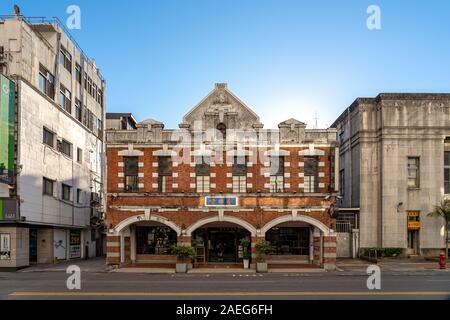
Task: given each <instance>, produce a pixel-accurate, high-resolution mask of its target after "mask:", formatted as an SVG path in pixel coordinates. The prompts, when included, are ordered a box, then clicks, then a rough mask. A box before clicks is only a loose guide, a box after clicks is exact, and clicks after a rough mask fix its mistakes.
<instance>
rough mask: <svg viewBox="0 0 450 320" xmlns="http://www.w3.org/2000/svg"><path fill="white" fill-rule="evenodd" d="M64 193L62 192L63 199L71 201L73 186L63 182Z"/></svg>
mask: <svg viewBox="0 0 450 320" xmlns="http://www.w3.org/2000/svg"><path fill="white" fill-rule="evenodd" d="M61 186H62V194H61V199H63V200H64V201H70V192H71V190H72V187H71V186H69V185H67V184H64V183H62V184H61Z"/></svg>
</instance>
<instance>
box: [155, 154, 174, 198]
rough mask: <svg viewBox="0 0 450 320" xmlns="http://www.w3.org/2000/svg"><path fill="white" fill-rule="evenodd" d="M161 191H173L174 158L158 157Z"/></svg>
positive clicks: (159, 187)
mask: <svg viewBox="0 0 450 320" xmlns="http://www.w3.org/2000/svg"><path fill="white" fill-rule="evenodd" d="M158 177H159V182H158V189H159V192H172V158H171V157H168V156H163V157H158Z"/></svg>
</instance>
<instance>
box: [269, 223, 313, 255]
mask: <svg viewBox="0 0 450 320" xmlns="http://www.w3.org/2000/svg"><path fill="white" fill-rule="evenodd" d="M310 233H311V232H310V228H309V227H274V228H272V229H270V230H269V231H268V232H267V233H266V240H267V241H269V242H270V243H271V245H272V248H273V252H272V254H274V255H299V256H309V252H310Z"/></svg>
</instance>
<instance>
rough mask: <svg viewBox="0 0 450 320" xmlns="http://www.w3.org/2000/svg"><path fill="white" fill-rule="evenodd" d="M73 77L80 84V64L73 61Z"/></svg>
mask: <svg viewBox="0 0 450 320" xmlns="http://www.w3.org/2000/svg"><path fill="white" fill-rule="evenodd" d="M75 78H76V80H77V82H78V83H79V84H81V66H80V65H79V64H78V63H75Z"/></svg>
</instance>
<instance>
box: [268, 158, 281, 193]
mask: <svg viewBox="0 0 450 320" xmlns="http://www.w3.org/2000/svg"><path fill="white" fill-rule="evenodd" d="M283 191H284V157H282V156H280V157H270V192H283Z"/></svg>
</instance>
